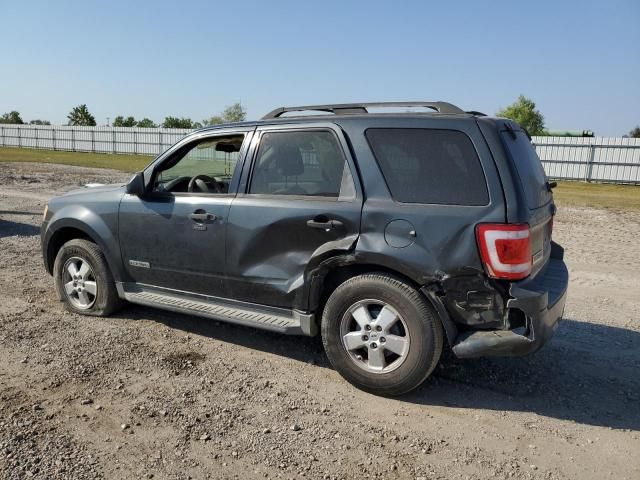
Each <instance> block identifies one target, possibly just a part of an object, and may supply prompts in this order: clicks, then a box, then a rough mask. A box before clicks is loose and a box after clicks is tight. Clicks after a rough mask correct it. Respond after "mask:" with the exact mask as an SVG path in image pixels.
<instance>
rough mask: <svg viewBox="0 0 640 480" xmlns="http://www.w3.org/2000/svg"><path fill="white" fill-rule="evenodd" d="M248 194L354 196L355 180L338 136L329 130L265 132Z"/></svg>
mask: <svg viewBox="0 0 640 480" xmlns="http://www.w3.org/2000/svg"><path fill="white" fill-rule="evenodd" d="M249 193H257V194H268V195H308V196H318V197H340V198H353V197H354V196H355V192H354V186H353V179H352V177H351V173H350V171H349V167H348V165H347V163H346V160H345V158H344V155H343V154H342V150H341V148H340V146H339V144H338V141H337V139H336V137H335V136H334V135H333V133H331V132H326V131H306V132H267V133H265V134H263V135H262V138H261V140H260V147H259V149H258V155H257V158H256V161H255V166H254V168H253V174H252V177H251V187H250V188H249Z"/></svg>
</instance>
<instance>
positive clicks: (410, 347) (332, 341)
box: [322, 274, 443, 396]
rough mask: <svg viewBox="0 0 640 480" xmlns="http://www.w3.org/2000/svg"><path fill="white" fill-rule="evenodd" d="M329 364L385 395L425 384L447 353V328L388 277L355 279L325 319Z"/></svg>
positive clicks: (334, 297) (335, 297)
mask: <svg viewBox="0 0 640 480" xmlns="http://www.w3.org/2000/svg"><path fill="white" fill-rule="evenodd" d="M322 341H323V344H324V348H325V351H326V353H327V356H328V357H329V361H330V362H331V364H332V365H333V366H334V368H335V369H336V370H337V371H338V373H340V374H341V375H342V376H343V377H344V378H345V379H346V380H347V381H349V382H350V383H352V384H353V385H355V386H356V387H358V388H361V389H362V390H365V391H368V392H371V393H375V394H380V395H389V396H394V395H401V394H403V393H406V392H408V391H410V390H413V389H414V388H416V387H417V386H418V385H420V384H421V383H422V382H423V381H424V380H425V379H426V378H427V377H428V376H429V375H430V374H431V372H432V371H433V369H434V368H435V367H436V365H437V363H438V360H439V359H440V354H441V353H442V343H443V333H442V325H441V323H440V321H439V319H438V318H437V316H436V313H435V312H434V310H433V308H432V307H431V305H430V304H429V303H428V301H427V300H426V299H425V298H424V297H423V296H422V295H421V294H420V293H419V292H418V291H417V290H416V289H414V288H413V287H411V286H410V285H408V284H406V283H405V282H403V281H401V280H399V279H397V278H394V277H392V276H389V275H386V274H366V275H360V276H357V277H353V278H351V279H349V280H347V281H346V282H344V283H343V284H341V285H340V286H338V288H336V290H335V291H334V292H333V293H332V294H331V296H330V297H329V299H328V300H327V303H326V305H325V308H324V312H323V315H322Z"/></svg>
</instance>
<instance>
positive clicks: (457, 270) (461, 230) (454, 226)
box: [341, 115, 506, 323]
mask: <svg viewBox="0 0 640 480" xmlns="http://www.w3.org/2000/svg"><path fill="white" fill-rule="evenodd" d="M341 126H342V127H343V129H344V130H345V131H346V133H347V135H348V137H349V139H350V141H351V143H352V146H353V149H354V151H355V152H356V157H357V163H358V165H359V170H360V175H361V180H362V182H363V186H364V191H365V198H366V199H365V203H364V205H363V210H362V220H361V231H360V238H359V240H358V244H357V247H356V252H355V253H356V258H357V260H358V262H361V263H371V264H377V265H382V266H385V267H388V268H390V269H393V270H396V271H401V272H403V273H404V274H406V275H408V276H409V277H410V278H411V279H412V280H413V281H414V282H415V283H417V284H418V285H419V286H424V285H433V284H437V285H438V286H439V288H440V289H441V293H442V294H444V296H445V297H447V293H449V294H450V295H449V297H448V298H446V300H445V301H446V302H447V305H448V306H449V308H448V310H449V311H450V313H451V312H452V310H453V314H454V316H455V317H457V318H456V319H457V320H458V321H463V322H464V323H484V322H485V321H486V319H484V318H483V314H482V312H478V311H472V312H464V311H461V312H458V313H459V314H456V310H457V306H456V305H458V304H460V302H463V303H464V302H467V300H468V299H467V293H468V292H469V291H486V292H487V295H490V296H493V295H495V293H496V292H495V289H494V288H493V287H492V286H491V285H489V283H488V279H487V277H486V275H485V274H484V270H483V266H482V263H481V260H480V256H479V253H478V248H477V245H476V237H475V226H476V225H477V224H478V223H481V222H504V221H505V216H506V212H505V199H504V195H503V192H502V186H501V182H500V177H499V175H498V172H497V169H496V166H495V164H494V161H493V157H492V155H491V152H490V150H489V148H488V146H487V143H486V142H485V140H484V138H483V136H482V134H481V132H480V130H479V128H478V126H477V123H476V121H475V119H474V118H473V117H462V118H461V117H459V116H458V117H455V118H454V117H452V118H443V115H438V117H437V119H436V118H431V117H425V116H420V117H412V116H408V115H403V116H402V117H386V116H380V118H371V117H369V118H368V119H367V120H366V123H365V122H363V121H358V119H356V118H354V119H351V118H349V119H345V120H343V121H341ZM368 128H421V129H446V130H458V131H461V132H463V133H465V134H466V135H467V136H468V137H469V138H470V139H471V141H472V143H473V145H474V147H475V150H476V152H477V154H478V157H479V159H480V162H481V165H482V169H483V171H484V176H485V178H486V182H487V188H488V193H489V202H488V204H487V205H483V206H465V205H438V204H416V203H398V202H396V201H395V200H394V199H393V198H392V197H391V193H390V191H389V189H388V187H387V184H386V182H385V180H384V176H383V174H382V172H381V170H380V168H379V166H378V163H377V161H376V159H375V157H374V155H373V152H372V151H371V148H370V147H369V143H368V142H367V139H366V137H365V132H366V130H367V129H368ZM478 181H485V180H484V179H482V178H478ZM394 220H404V221H405V222H409V224H411V225H412V226H413V229H414V230H415V238H413V241H412V242H411V243H410V245H408V246H405V247H403V248H397V247H394V246H391V245H390V244H389V243H388V242H387V240H385V229H386V228H387V226H388V225H389V224H390V223H391V222H393V221H394ZM405 225H406V223H405ZM391 243H393V242H391ZM463 284H464V288H459V286H460V285H463ZM449 289H450V292H447V290H449ZM458 290H459V291H458ZM495 303H502V302H495ZM485 310H486V309H485ZM488 318H491V319H492V320H494V321H495V318H496V317H495V315H491V316H490V317H488Z"/></svg>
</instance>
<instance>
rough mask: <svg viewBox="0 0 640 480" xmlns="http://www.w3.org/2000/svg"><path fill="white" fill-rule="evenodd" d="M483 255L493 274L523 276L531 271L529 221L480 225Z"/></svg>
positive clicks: (479, 236) (478, 238)
mask: <svg viewBox="0 0 640 480" xmlns="http://www.w3.org/2000/svg"><path fill="white" fill-rule="evenodd" d="M476 238H477V240H478V248H479V249H480V257H481V258H482V262H483V263H484V266H485V268H486V269H487V273H488V274H489V276H490V277H492V278H500V279H505V280H521V279H523V278H525V277H527V276H529V274H530V273H531V265H532V254H531V234H530V232H529V225H512V224H511V225H510V224H504V223H482V224H480V225H478V226H477V227H476Z"/></svg>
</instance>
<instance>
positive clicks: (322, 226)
mask: <svg viewBox="0 0 640 480" xmlns="http://www.w3.org/2000/svg"><path fill="white" fill-rule="evenodd" d="M252 143H253V144H252V147H251V151H250V156H251V158H252V162H251V168H250V169H248V168H245V171H243V175H242V180H241V185H240V187H239V193H238V195H237V197H236V198H235V199H234V200H233V202H232V204H231V209H230V212H229V218H228V222H227V232H226V236H227V242H226V244H227V283H228V287H229V289H230V292H231V296H232V297H233V298H234V299H236V300H244V301H248V302H255V303H260V304H265V305H271V306H276V307H283V308H299V309H305V308H306V306H307V299H306V298H305V294H304V291H305V290H304V286H305V282H307V281H308V273H309V271H310V270H311V269H313V267H314V266H315V265H317V263H318V262H320V261H322V260H323V259H325V258H327V257H329V256H331V255H334V254H336V253H338V252H344V251H347V250H349V249H350V248H352V246H353V245H354V244H355V241H356V240H357V238H358V234H359V231H360V212H361V208H362V192H361V189H360V186H359V184H358V182H357V181H354V180H356V178H357V177H356V175H355V171H356V170H355V168H354V164H353V160H352V159H351V157H350V155H349V150H348V148H347V144H346V141H345V138H344V135H343V133H342V131H341V130H340V129H339V128H337V127H336V126H335V125H333V124H330V123H320V124H309V125H304V126H300V125H297V126H296V125H293V126H291V125H289V126H284V125H281V126H264V127H260V128H258V129H257V131H256V134H255V135H254V139H253V142H252ZM248 163H249V162H248V161H247V164H248Z"/></svg>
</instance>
